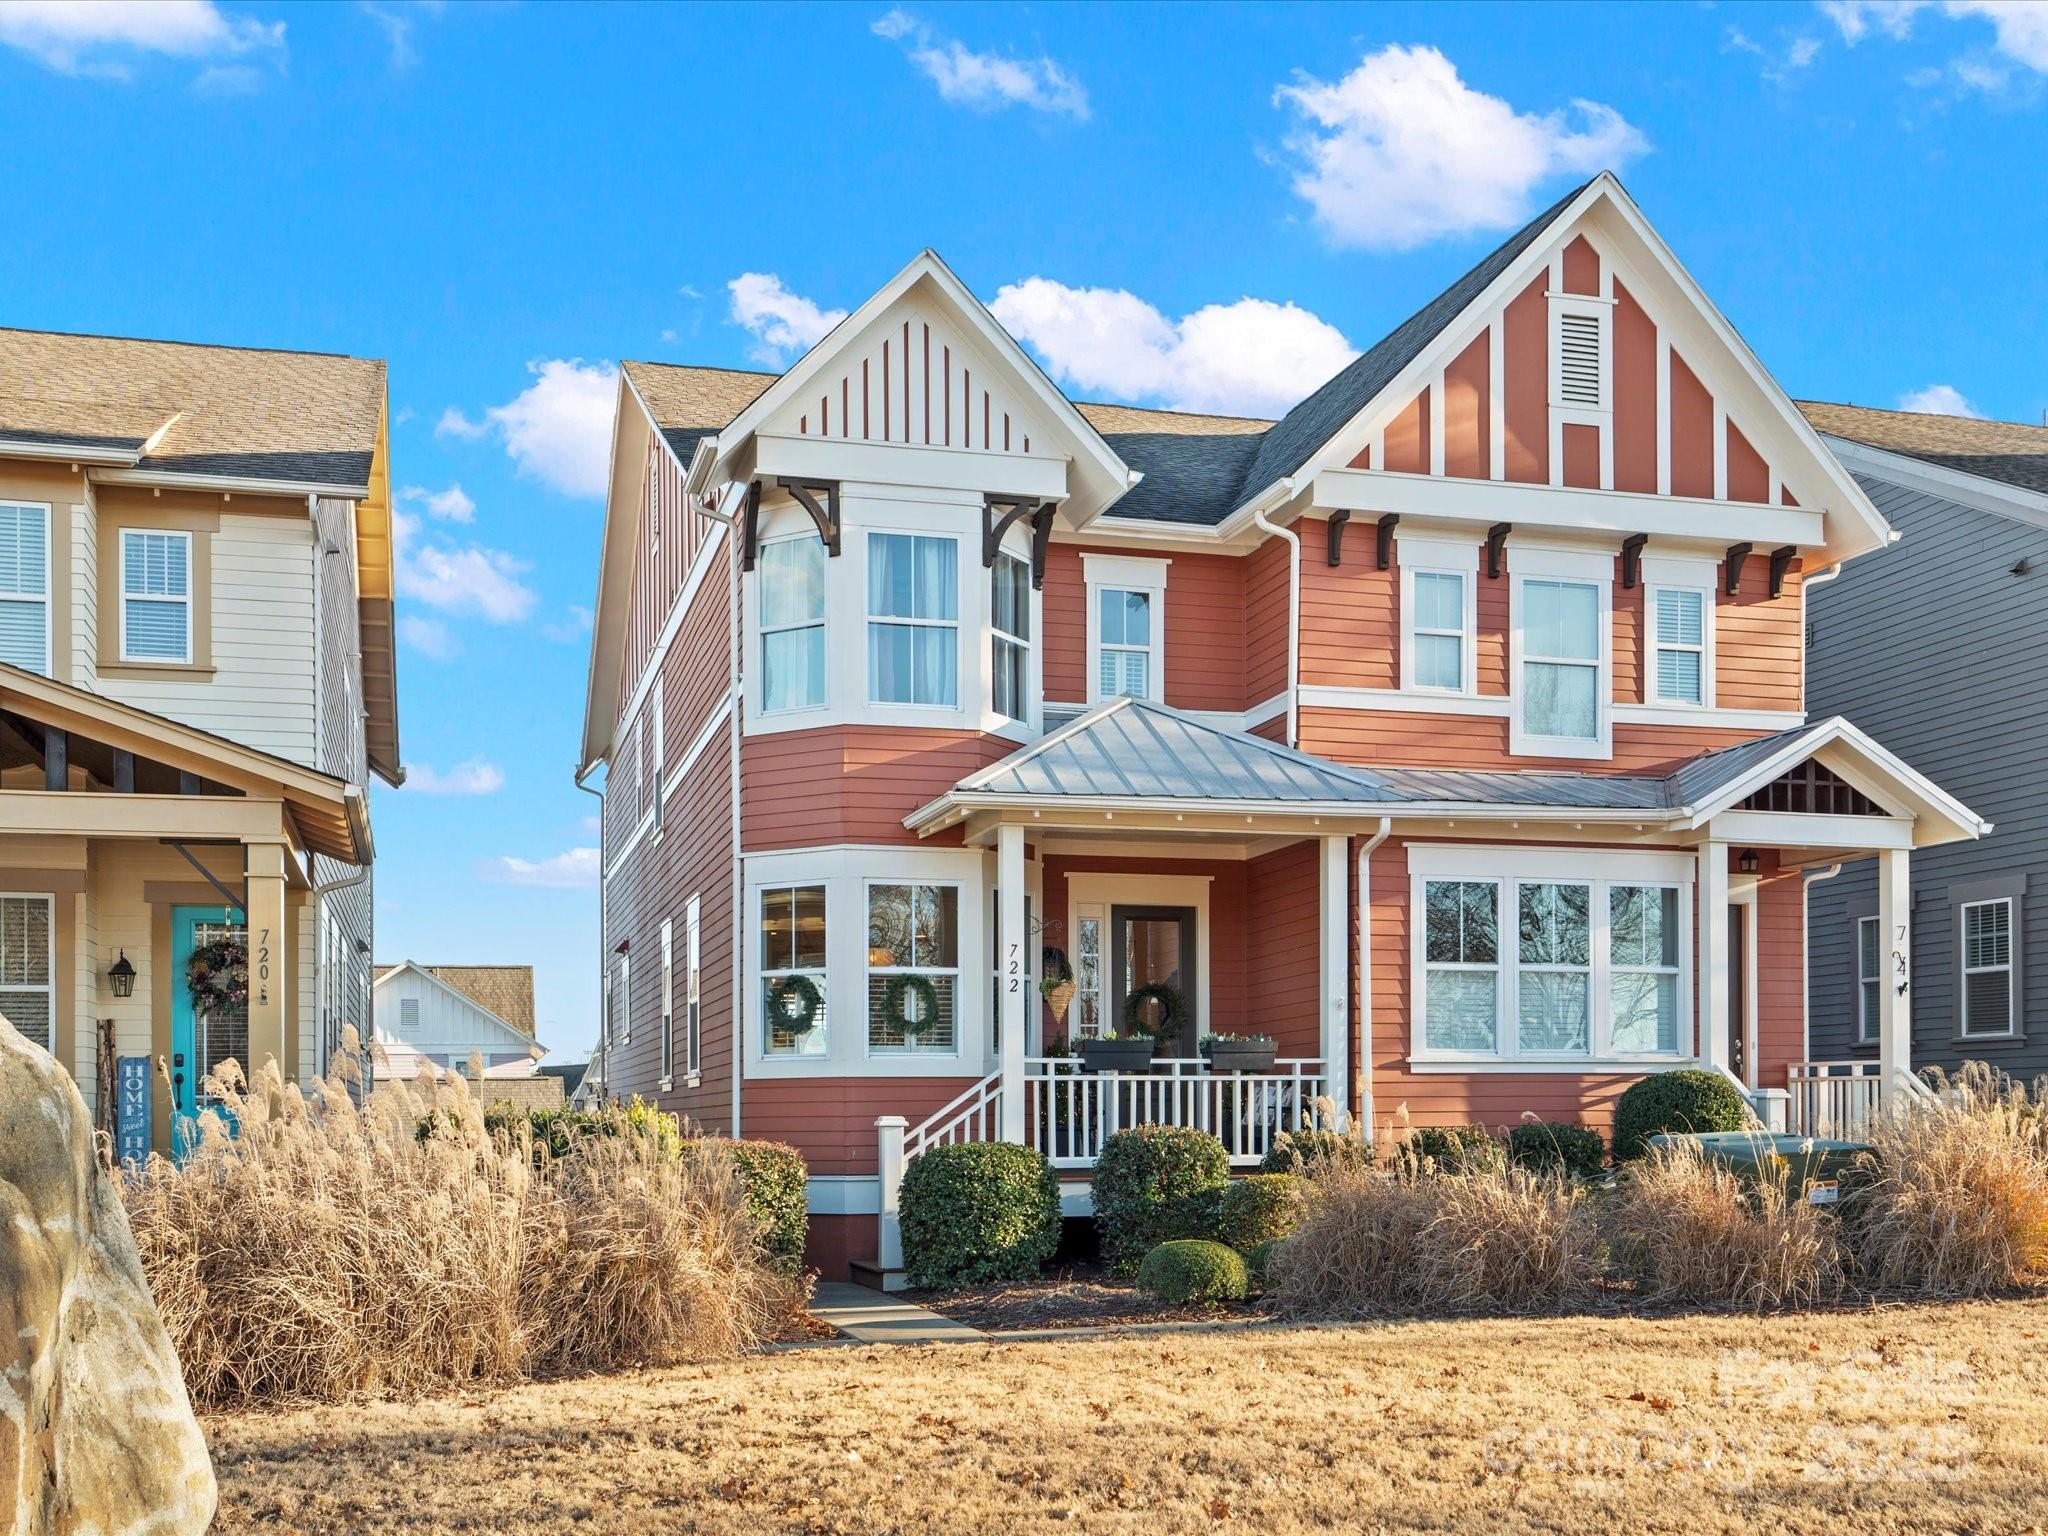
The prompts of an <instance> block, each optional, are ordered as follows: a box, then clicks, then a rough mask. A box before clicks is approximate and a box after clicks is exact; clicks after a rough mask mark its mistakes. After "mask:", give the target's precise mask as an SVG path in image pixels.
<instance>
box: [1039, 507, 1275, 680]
mask: <svg viewBox="0 0 2048 1536" xmlns="http://www.w3.org/2000/svg"><path fill="white" fill-rule="evenodd" d="M1084 552H1085V553H1087V554H1091V555H1127V556H1129V557H1131V558H1132V559H1140V560H1157V559H1161V558H1165V559H1168V560H1170V561H1171V562H1172V563H1171V564H1170V565H1169V566H1168V567H1167V571H1166V632H1165V648H1166V670H1165V676H1164V678H1163V682H1164V686H1165V699H1166V702H1167V703H1168V704H1170V705H1172V706H1173V707H1175V708H1176V709H1212V710H1239V709H1243V708H1244V707H1245V705H1246V702H1247V700H1246V696H1245V589H1244V583H1245V570H1246V562H1245V561H1244V560H1242V559H1239V558H1238V557H1236V556H1234V555H1196V554H1187V553H1182V552H1176V553H1174V554H1172V555H1169V556H1164V557H1162V556H1161V555H1160V553H1159V552H1158V551H1157V550H1154V549H1147V548H1144V547H1142V546H1140V547H1135V548H1130V549H1111V548H1105V547H1099V546H1095V545H1089V546H1087V547H1086V548H1085V551H1084V548H1083V546H1081V545H1078V544H1054V545H1052V546H1051V547H1050V548H1049V549H1048V550H1047V551H1046V560H1045V589H1044V600H1043V606H1042V610H1041V611H1042V616H1043V620H1044V629H1045V638H1044V652H1045V655H1044V660H1043V663H1042V665H1043V667H1044V678H1045V696H1046V698H1048V699H1050V700H1052V701H1053V702H1054V703H1056V704H1060V703H1063V704H1078V703H1081V702H1083V701H1085V700H1086V699H1087V697H1088V584H1087V571H1086V568H1085V566H1084V565H1083V563H1082V559H1081V557H1082V555H1083V553H1084ZM1282 578H1283V581H1284V578H1285V571H1284V569H1283V571H1282ZM1281 596H1282V599H1283V601H1284V600H1285V596H1286V593H1285V589H1284V587H1283V590H1282V593H1281ZM1280 648H1281V650H1282V652H1283V655H1282V660H1281V665H1282V667H1283V668H1284V667H1285V665H1286V661H1285V656H1284V651H1285V641H1284V639H1283V640H1282V641H1281V642H1280ZM1284 686H1285V683H1284V681H1283V683H1281V684H1279V685H1276V686H1275V687H1274V688H1272V689H1271V690H1269V691H1268V692H1267V693H1265V694H1262V695H1260V696H1259V697H1261V698H1270V697H1272V695H1273V694H1274V693H1277V692H1279V691H1280V688H1281V687H1284ZM1251 702H1257V700H1252V701H1251Z"/></svg>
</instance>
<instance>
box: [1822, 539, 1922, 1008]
mask: <svg viewBox="0 0 2048 1536" xmlns="http://www.w3.org/2000/svg"><path fill="white" fill-rule="evenodd" d="M1892 537H1893V538H1894V539H1896V538H1898V534H1897V532H1894V533H1893V534H1892ZM1841 574H1842V562H1841V561H1839V560H1837V561H1836V562H1835V563H1834V564H1833V565H1831V566H1829V567H1828V568H1827V569H1826V570H1824V571H1816V572H1814V574H1813V575H1811V576H1809V577H1807V578H1806V579H1805V580H1804V581H1802V582H1800V583H1799V711H1800V713H1801V714H1802V715H1804V714H1805V712H1806V626H1807V624H1808V623H1809V622H1810V621H1811V616H1810V615H1809V613H1808V611H1807V607H1806V594H1807V593H1809V592H1811V591H1812V590H1813V589H1814V588H1815V587H1818V586H1821V585H1824V584H1825V583H1827V582H1830V581H1833V580H1834V579H1835V578H1836V577H1837V576H1839V575H1841ZM1837 867H1839V866H1837ZM1821 878H1823V879H1825V878H1827V877H1826V876H1822V877H1821ZM1810 1048H1811V1047H1809V1049H1810Z"/></svg>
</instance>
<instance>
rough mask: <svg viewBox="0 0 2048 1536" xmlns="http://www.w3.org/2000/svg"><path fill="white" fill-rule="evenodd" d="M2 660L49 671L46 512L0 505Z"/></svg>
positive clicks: (17, 504)
mask: <svg viewBox="0 0 2048 1536" xmlns="http://www.w3.org/2000/svg"><path fill="white" fill-rule="evenodd" d="M0 661H4V662H6V663H8V664H9V665H10V666H16V667H20V668H21V669H22V670H23V671H26V672H39V673H42V674H44V675H45V676H47V675H48V674H49V671H50V509H49V508H48V507H46V506H40V505H36V504H34V503H28V502H13V501H0Z"/></svg>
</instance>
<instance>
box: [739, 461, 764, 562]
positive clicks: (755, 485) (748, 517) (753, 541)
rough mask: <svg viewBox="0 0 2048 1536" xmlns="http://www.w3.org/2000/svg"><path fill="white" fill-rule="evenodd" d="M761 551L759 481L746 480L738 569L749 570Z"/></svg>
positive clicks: (741, 516)
mask: <svg viewBox="0 0 2048 1536" xmlns="http://www.w3.org/2000/svg"><path fill="white" fill-rule="evenodd" d="M760 552H761V482H760V481H758V480H749V481H748V482H747V504H746V506H745V507H743V508H741V510H740V569H741V570H743V571H751V570H752V569H753V568H754V556H756V555H757V554H759V553H760Z"/></svg>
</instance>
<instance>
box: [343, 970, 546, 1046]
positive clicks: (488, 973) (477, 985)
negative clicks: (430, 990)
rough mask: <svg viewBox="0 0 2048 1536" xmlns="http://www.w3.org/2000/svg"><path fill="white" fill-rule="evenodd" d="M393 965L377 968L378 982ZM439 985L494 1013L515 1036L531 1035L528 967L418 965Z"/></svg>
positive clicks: (531, 971)
mask: <svg viewBox="0 0 2048 1536" xmlns="http://www.w3.org/2000/svg"><path fill="white" fill-rule="evenodd" d="M415 964H417V962H415ZM397 969H398V967H397V966H395V965H380V966H378V967H377V979H378V980H379V981H382V980H383V979H384V978H385V977H386V976H389V975H390V974H391V973H392V972H393V971H395V970H397ZM419 969H420V970H423V971H425V972H426V973H427V974H428V975H429V976H431V977H433V978H434V979H435V980H436V981H438V982H440V983H441V984H442V985H444V986H447V987H450V988H452V989H453V990H455V991H457V992H460V993H461V994H462V995H463V996H464V997H466V998H468V999H469V1000H470V1001H471V1002H472V1003H475V1004H476V1005H477V1007H479V1008H481V1009H483V1010H484V1012H486V1013H490V1014H495V1015H497V1017H498V1018H500V1019H502V1020H503V1021H504V1022H505V1023H507V1024H510V1025H511V1026H512V1027H513V1028H514V1029H516V1030H518V1031H519V1033H521V1034H522V1035H525V1036H527V1037H529V1038H531V1037H532V1035H533V967H532V966H530V965H421V966H419Z"/></svg>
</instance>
